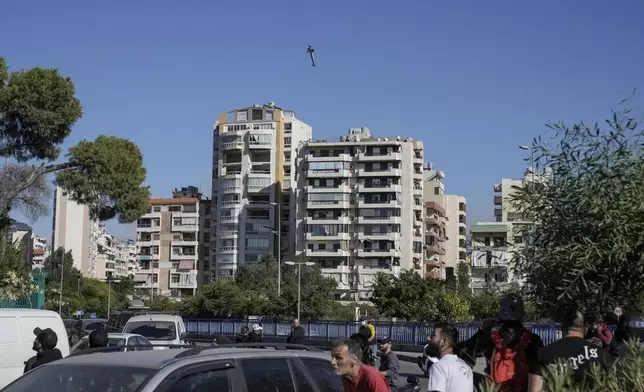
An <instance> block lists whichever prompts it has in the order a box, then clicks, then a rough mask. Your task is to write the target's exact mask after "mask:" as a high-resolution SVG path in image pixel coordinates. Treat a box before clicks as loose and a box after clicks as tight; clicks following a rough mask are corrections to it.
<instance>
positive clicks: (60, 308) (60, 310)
mask: <svg viewBox="0 0 644 392" xmlns="http://www.w3.org/2000/svg"><path fill="white" fill-rule="evenodd" d="M59 249H61V250H62V252H63V256H62V257H61V259H60V293H58V314H59V315H60V317H63V277H64V276H65V272H64V269H63V268H64V266H65V249H64V248H59Z"/></svg>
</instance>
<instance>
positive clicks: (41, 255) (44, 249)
mask: <svg viewBox="0 0 644 392" xmlns="http://www.w3.org/2000/svg"><path fill="white" fill-rule="evenodd" d="M31 245H32V246H31V248H32V249H33V251H32V259H31V267H32V268H42V267H43V266H44V264H45V259H46V258H47V257H49V254H50V248H49V240H48V239H47V238H45V237H39V236H37V235H32V237H31Z"/></svg>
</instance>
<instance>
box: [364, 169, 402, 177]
mask: <svg viewBox="0 0 644 392" xmlns="http://www.w3.org/2000/svg"><path fill="white" fill-rule="evenodd" d="M401 175H402V171H401V170H400V169H388V168H387V169H382V170H375V169H372V170H369V171H367V170H366V169H359V170H358V176H360V177H382V176H385V177H400V176H401Z"/></svg>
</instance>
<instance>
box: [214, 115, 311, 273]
mask: <svg viewBox="0 0 644 392" xmlns="http://www.w3.org/2000/svg"><path fill="white" fill-rule="evenodd" d="M311 133H312V130H311V127H310V126H309V125H307V124H305V123H304V122H302V121H300V120H299V119H297V118H296V116H295V112H293V111H290V110H285V109H281V108H278V107H277V106H275V105H274V104H273V103H269V104H267V105H254V106H252V107H246V108H240V109H236V110H233V111H231V112H228V113H222V114H221V115H220V117H219V121H217V123H216V124H215V127H214V132H213V135H214V137H213V140H214V142H213V180H212V214H211V218H210V224H211V227H212V230H211V233H212V235H211V241H210V261H209V263H208V268H204V271H203V276H204V278H203V280H204V282H206V281H212V280H213V279H232V278H233V276H234V275H235V272H236V270H237V266H239V265H242V264H244V263H248V262H254V261H257V260H260V259H261V258H262V257H263V256H264V255H266V254H272V255H274V256H277V250H278V249H280V248H281V249H280V251H281V256H282V259H283V260H285V259H286V258H291V257H292V255H293V252H294V250H295V230H296V226H295V222H296V220H295V219H294V218H295V214H296V211H297V207H296V202H297V200H296V198H295V197H294V194H295V181H294V177H293V176H294V173H295V170H296V155H297V147H298V146H299V145H300V144H302V143H304V142H305V141H308V140H310V139H311ZM278 244H279V246H278ZM204 267H205V265H204Z"/></svg>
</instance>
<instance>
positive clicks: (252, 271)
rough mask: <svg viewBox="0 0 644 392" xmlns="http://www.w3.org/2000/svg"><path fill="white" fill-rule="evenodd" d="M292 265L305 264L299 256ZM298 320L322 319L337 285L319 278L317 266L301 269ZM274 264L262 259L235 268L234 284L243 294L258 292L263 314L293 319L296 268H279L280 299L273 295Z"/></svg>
mask: <svg viewBox="0 0 644 392" xmlns="http://www.w3.org/2000/svg"><path fill="white" fill-rule="evenodd" d="M295 261H296V262H298V263H300V262H306V259H305V258H304V257H302V256H298V257H296V260H295ZM301 268H302V280H301V281H302V285H301V293H300V297H301V311H300V313H301V317H302V318H303V319H307V320H311V319H317V318H321V317H323V316H325V315H326V314H327V313H328V312H329V311H328V307H329V306H330V302H332V297H333V292H334V291H335V288H336V287H337V282H336V281H335V280H334V279H333V278H326V277H324V276H323V275H322V272H321V271H320V267H318V266H317V265H316V266H302V267H301ZM277 270H278V266H277V262H275V261H274V260H273V258H272V257H265V258H264V259H263V260H262V261H260V262H258V263H252V264H246V265H243V266H240V267H239V268H238V269H237V274H236V276H235V283H236V284H237V285H238V286H239V287H240V288H241V289H242V290H244V291H254V292H257V293H259V296H260V298H259V299H258V300H257V301H258V302H259V303H264V304H265V305H264V306H263V307H262V309H264V313H263V314H266V315H271V316H274V317H294V316H295V315H296V314H297V290H298V276H297V273H298V272H297V271H298V267H297V266H291V265H286V264H284V265H282V268H281V273H282V282H281V296H279V297H278V296H277V275H278V273H277Z"/></svg>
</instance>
